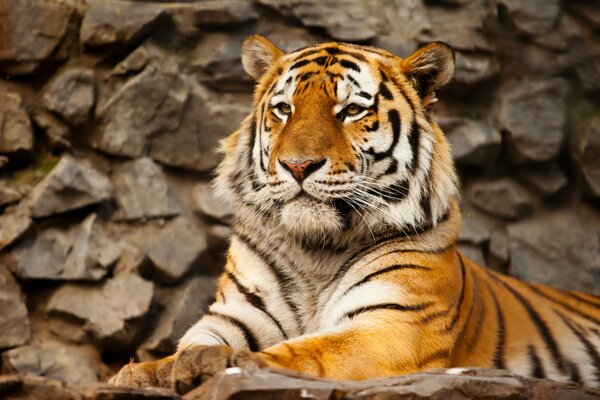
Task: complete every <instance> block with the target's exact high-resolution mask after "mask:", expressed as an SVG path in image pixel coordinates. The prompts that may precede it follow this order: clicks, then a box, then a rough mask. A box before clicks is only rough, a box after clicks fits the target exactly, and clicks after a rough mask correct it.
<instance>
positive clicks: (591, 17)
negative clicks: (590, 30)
mask: <svg viewBox="0 0 600 400" xmlns="http://www.w3.org/2000/svg"><path fill="white" fill-rule="evenodd" d="M566 6H567V7H568V8H569V10H570V11H571V12H573V13H574V14H576V15H577V16H578V17H579V18H583V19H585V20H586V21H587V22H588V23H590V24H591V25H592V26H593V27H594V28H595V29H596V30H597V29H598V28H600V5H599V4H598V3H595V2H592V1H570V2H568V3H567V4H566Z"/></svg>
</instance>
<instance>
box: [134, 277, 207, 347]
mask: <svg viewBox="0 0 600 400" xmlns="http://www.w3.org/2000/svg"><path fill="white" fill-rule="evenodd" d="M216 291H217V284H216V280H215V278H210V277H193V278H191V279H190V280H187V281H185V282H183V283H182V284H180V285H178V286H176V287H173V288H168V289H163V291H162V293H161V296H160V297H161V304H162V307H163V310H162V312H161V313H160V316H159V317H158V321H157V322H156V328H155V329H154V331H153V332H152V334H151V335H150V337H149V338H148V339H147V340H146V341H145V342H144V343H142V345H141V346H140V350H141V353H146V352H149V353H151V354H153V355H154V356H155V357H156V356H157V355H162V356H165V355H169V354H173V353H175V351H176V350H177V343H178V341H179V339H181V337H182V336H183V334H184V333H185V332H186V331H187V330H188V329H189V327H190V326H192V325H193V324H194V323H196V322H197V321H198V320H199V319H200V317H202V315H203V314H204V313H205V311H206V310H207V309H208V306H210V305H211V304H212V302H213V301H214V298H215V293H216ZM140 350H138V352H140Z"/></svg>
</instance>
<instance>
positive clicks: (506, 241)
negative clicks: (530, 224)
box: [488, 228, 510, 273]
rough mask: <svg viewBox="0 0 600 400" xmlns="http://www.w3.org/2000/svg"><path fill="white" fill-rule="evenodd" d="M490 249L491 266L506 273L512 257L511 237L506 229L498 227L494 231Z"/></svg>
mask: <svg viewBox="0 0 600 400" xmlns="http://www.w3.org/2000/svg"><path fill="white" fill-rule="evenodd" d="M488 250H489V261H490V262H489V264H490V267H491V268H493V269H495V270H496V271H500V272H503V273H506V272H507V271H506V267H507V263H508V261H509V259H510V238H509V237H508V231H507V230H506V229H504V228H501V229H497V230H495V231H494V232H493V233H492V236H491V237H490V245H489V247H488Z"/></svg>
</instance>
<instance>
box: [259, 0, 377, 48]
mask: <svg viewBox="0 0 600 400" xmlns="http://www.w3.org/2000/svg"><path fill="white" fill-rule="evenodd" d="M258 3H260V4H263V5H266V6H269V7H271V8H273V9H275V10H277V11H279V12H280V13H281V14H283V15H284V16H287V17H294V18H297V19H299V20H300V21H302V23H303V24H304V25H305V26H307V27H316V28H323V29H325V30H326V31H327V33H329V35H331V37H332V38H334V39H338V40H342V41H348V42H362V41H366V40H370V39H373V38H374V37H375V36H377V28H378V25H379V18H378V17H377V12H378V11H379V7H377V4H376V3H371V2H365V1H360V0H346V1H345V2H344V6H343V7H340V6H339V5H338V4H335V3H330V2H324V1H319V0H290V1H281V0H259V1H258Z"/></svg>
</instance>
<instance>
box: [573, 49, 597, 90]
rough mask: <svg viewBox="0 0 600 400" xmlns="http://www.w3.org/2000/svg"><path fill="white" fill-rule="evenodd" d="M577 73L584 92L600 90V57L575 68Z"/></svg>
mask: <svg viewBox="0 0 600 400" xmlns="http://www.w3.org/2000/svg"><path fill="white" fill-rule="evenodd" d="M575 72H576V73H577V76H578V77H579V81H580V82H581V86H582V87H583V90H584V91H586V92H598V91H599V90H600V56H597V57H595V58H593V59H591V60H587V61H585V62H582V63H580V64H579V65H578V66H577V67H576V68H575Z"/></svg>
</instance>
